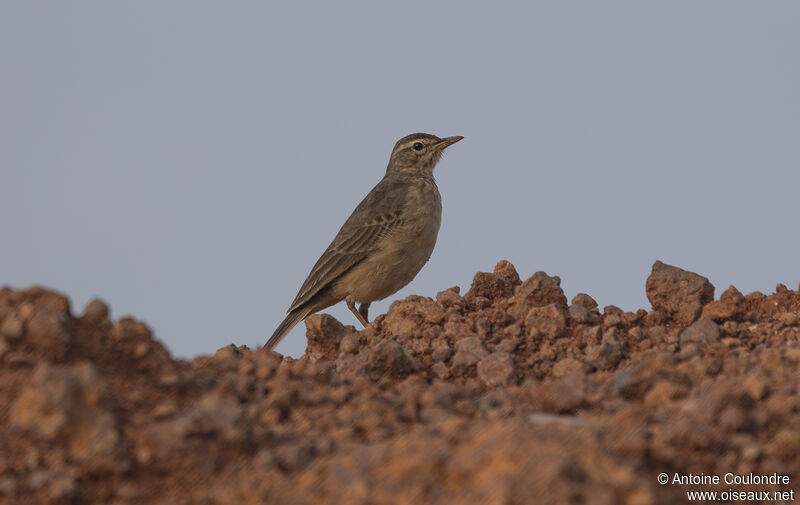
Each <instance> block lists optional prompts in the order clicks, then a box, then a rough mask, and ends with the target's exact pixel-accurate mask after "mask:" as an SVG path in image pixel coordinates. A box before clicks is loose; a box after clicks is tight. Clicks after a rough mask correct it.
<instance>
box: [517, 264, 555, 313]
mask: <svg viewBox="0 0 800 505" xmlns="http://www.w3.org/2000/svg"><path fill="white" fill-rule="evenodd" d="M515 296H516V298H517V299H519V300H521V301H523V302H525V303H529V304H532V305H533V306H535V307H542V306H545V305H549V304H552V303H554V304H556V305H560V306H562V307H566V306H567V297H566V296H564V291H562V290H561V278H560V277H557V276H553V277H550V276H549V275H547V274H546V273H544V272H536V273H535V274H533V276H531V277H530V278H529V279H528V280H526V281H525V282H523V283H522V284H521V285H520V286H519V288H518V289H517V293H516V295H515Z"/></svg>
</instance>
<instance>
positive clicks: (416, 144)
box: [411, 142, 425, 151]
mask: <svg viewBox="0 0 800 505" xmlns="http://www.w3.org/2000/svg"><path fill="white" fill-rule="evenodd" d="M411 147H413V148H414V150H415V151H422V148H423V147H425V146H423V145H422V142H414V145H413V146H411Z"/></svg>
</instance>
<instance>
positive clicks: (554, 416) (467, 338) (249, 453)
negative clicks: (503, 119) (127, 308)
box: [0, 261, 800, 505]
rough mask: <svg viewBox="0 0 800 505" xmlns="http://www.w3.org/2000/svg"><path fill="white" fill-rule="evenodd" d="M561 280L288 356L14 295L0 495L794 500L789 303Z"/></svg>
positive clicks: (4, 360)
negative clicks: (686, 480) (156, 333)
mask: <svg viewBox="0 0 800 505" xmlns="http://www.w3.org/2000/svg"><path fill="white" fill-rule="evenodd" d="M559 282H560V281H559V279H558V277H550V276H548V275H546V274H545V273H543V272H537V273H536V274H534V275H533V276H532V277H530V278H529V279H527V280H525V281H524V282H522V281H521V280H520V278H519V276H518V274H517V272H516V271H515V269H514V267H513V266H512V265H511V264H510V263H508V262H505V261H501V262H500V263H498V265H497V266H496V268H495V269H494V272H493V273H478V274H476V275H475V278H474V281H473V283H472V286H471V287H470V289H469V291H467V292H466V293H465V294H463V295H462V294H461V293H460V292H459V289H458V288H451V289H447V290H445V291H442V292H440V293H439V294H438V295H437V296H436V299H435V300H433V299H430V298H424V297H419V296H410V297H408V298H406V299H405V300H400V301H396V302H394V303H393V304H392V306H391V308H390V309H389V312H388V313H387V314H386V315H383V316H379V317H378V318H377V319H376V320H375V321H374V322H373V324H371V325H370V327H369V328H367V329H366V330H364V331H360V332H358V331H355V329H354V328H353V327H352V326H343V325H342V324H341V323H339V322H338V321H336V320H335V319H333V318H332V317H330V316H328V315H324V314H323V315H317V316H312V317H310V318H309V319H308V321H307V328H308V330H307V331H308V339H309V344H308V348H307V351H306V355H305V356H304V357H302V358H301V359H291V358H285V357H282V356H280V355H279V354H277V353H274V352H267V351H264V350H262V349H248V348H245V347H236V346H233V345H231V346H228V347H225V348H222V349H220V350H219V351H217V352H216V353H215V354H214V356H201V357H198V358H195V359H193V360H192V361H182V360H174V359H172V358H171V357H170V355H169V353H168V352H167V351H166V350H165V349H164V347H163V346H162V345H161V344H160V343H159V342H158V341H156V340H154V339H153V335H152V333H151V330H150V329H149V328H147V326H146V325H144V324H143V323H141V322H138V321H136V320H133V319H129V318H124V319H121V320H119V321H116V322H115V321H111V320H110V319H109V310H108V307H107V306H106V305H105V304H104V303H103V302H101V301H99V300H95V301H92V302H91V303H89V304H88V306H87V307H86V308H85V309H84V311H83V313H82V314H81V315H79V316H76V315H73V314H72V312H71V309H70V305H69V301H68V299H67V298H65V297H64V296H62V295H60V294H58V293H55V292H52V291H48V290H45V289H42V288H31V289H28V290H26V291H14V290H11V289H8V288H5V289H3V290H0V503H3V504H6V503H8V504H11V503H13V504H27V503H30V504H34V503H35V504H55V503H75V504H101V503H102V504H106V503H111V504H118V505H123V504H151V503H152V504H156V503H158V504H164V503H169V504H189V503H192V504H194V503H201V504H209V505H210V504H220V505H222V504H256V503H258V504H261V503H266V504H273V503H274V504H279V503H280V504H284V503H285V504H318V503H326V504H328V503H330V504H348V505H350V504H356V505H357V504H376V505H380V504H424V503H437V504H460V505H463V504H466V505H469V504H497V505H502V504H524V503H545V504H547V503H553V504H562V503H580V504H609V503H622V504H631V505H634V504H635V505H645V504H662V503H663V504H666V503H686V502H688V501H687V498H686V491H687V490H696V489H717V490H720V491H721V490H725V489H736V490H741V491H752V490H755V489H760V490H769V491H774V490H782V491H787V492H788V491H790V490H794V489H796V488H798V487H800V486H798V483H800V416H798V410H800V365H799V364H800V293H798V291H792V290H789V289H787V288H786V287H785V286H783V285H778V287H777V290H776V292H775V293H774V294H771V295H769V296H766V295H763V294H761V293H750V294H748V295H742V294H741V293H740V292H739V291H737V290H736V289H735V288H734V287H730V288H728V289H726V290H725V291H724V292H723V293H722V295H721V296H720V297H719V299H718V300H714V287H713V286H712V285H711V284H710V283H709V282H708V280H707V279H705V278H704V277H701V276H699V275H697V274H693V273H690V272H686V271H683V270H680V269H678V268H675V267H671V266H667V265H664V264H662V263H660V262H656V264H655V265H654V266H653V271H652V273H651V275H650V277H649V278H648V280H647V287H646V288H647V296H648V298H649V300H650V302H651V303H652V306H653V307H652V310H651V311H645V310H639V311H638V312H635V313H631V312H623V311H621V310H620V309H618V308H616V307H614V306H608V307H605V308H603V309H602V310H599V309H598V307H597V304H596V303H595V302H594V300H592V298H591V297H590V296H588V295H586V294H580V295H578V296H576V297H575V298H574V299H573V300H572V302H571V303H568V302H567V299H566V298H565V296H564V293H563V292H562V290H561V288H560V286H559ZM661 472H666V473H668V475H669V476H670V479H672V476H673V475H674V474H675V473H679V474H682V475H685V474H689V473H694V474H700V473H704V474H706V475H719V476H723V475H724V474H725V473H726V472H733V473H734V474H745V475H747V474H749V472H755V473H758V474H773V473H775V472H777V473H778V474H782V475H788V476H789V478H790V479H791V482H790V483H789V484H788V485H787V484H783V485H766V486H754V485H742V486H729V485H725V484H724V483H723V484H721V485H717V486H714V485H708V486H690V485H678V484H674V485H673V484H668V485H661V484H659V483H658V481H657V476H658V474H659V473H661ZM795 499H800V497H797V496H795ZM748 503H755V502H753V501H751V502H748Z"/></svg>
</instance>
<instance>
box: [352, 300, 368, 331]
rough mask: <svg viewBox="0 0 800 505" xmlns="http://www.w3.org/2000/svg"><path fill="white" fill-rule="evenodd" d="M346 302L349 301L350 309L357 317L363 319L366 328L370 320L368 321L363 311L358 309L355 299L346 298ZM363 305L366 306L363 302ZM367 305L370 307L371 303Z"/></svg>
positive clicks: (362, 322)
mask: <svg viewBox="0 0 800 505" xmlns="http://www.w3.org/2000/svg"><path fill="white" fill-rule="evenodd" d="M346 302H347V308H348V309H350V312H352V313H353V314H355V316H356V319H358V320H359V321H361V324H363V325H364V328H366V327H367V326H368V325H369V321H367V318H366V317H364V316H362V315H361V312H359V311H357V310H356V303H355V302H354V301H352V300H346ZM361 307H364V304H363V303H362V304H361ZM367 307H369V304H367ZM365 312H366V311H365Z"/></svg>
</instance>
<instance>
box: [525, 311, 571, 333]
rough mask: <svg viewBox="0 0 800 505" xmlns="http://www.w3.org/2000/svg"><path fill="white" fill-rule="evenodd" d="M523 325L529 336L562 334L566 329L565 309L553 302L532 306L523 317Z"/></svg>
mask: <svg viewBox="0 0 800 505" xmlns="http://www.w3.org/2000/svg"><path fill="white" fill-rule="evenodd" d="M525 326H526V327H527V328H528V335H530V336H531V337H538V336H542V335H547V336H550V337H560V336H563V335H564V333H565V332H566V331H567V316H566V311H565V310H564V309H563V308H562V306H561V305H558V304H555V303H551V304H550V305H545V306H544V307H533V308H532V309H531V310H530V311H529V312H528V315H527V317H526V318H525Z"/></svg>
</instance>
